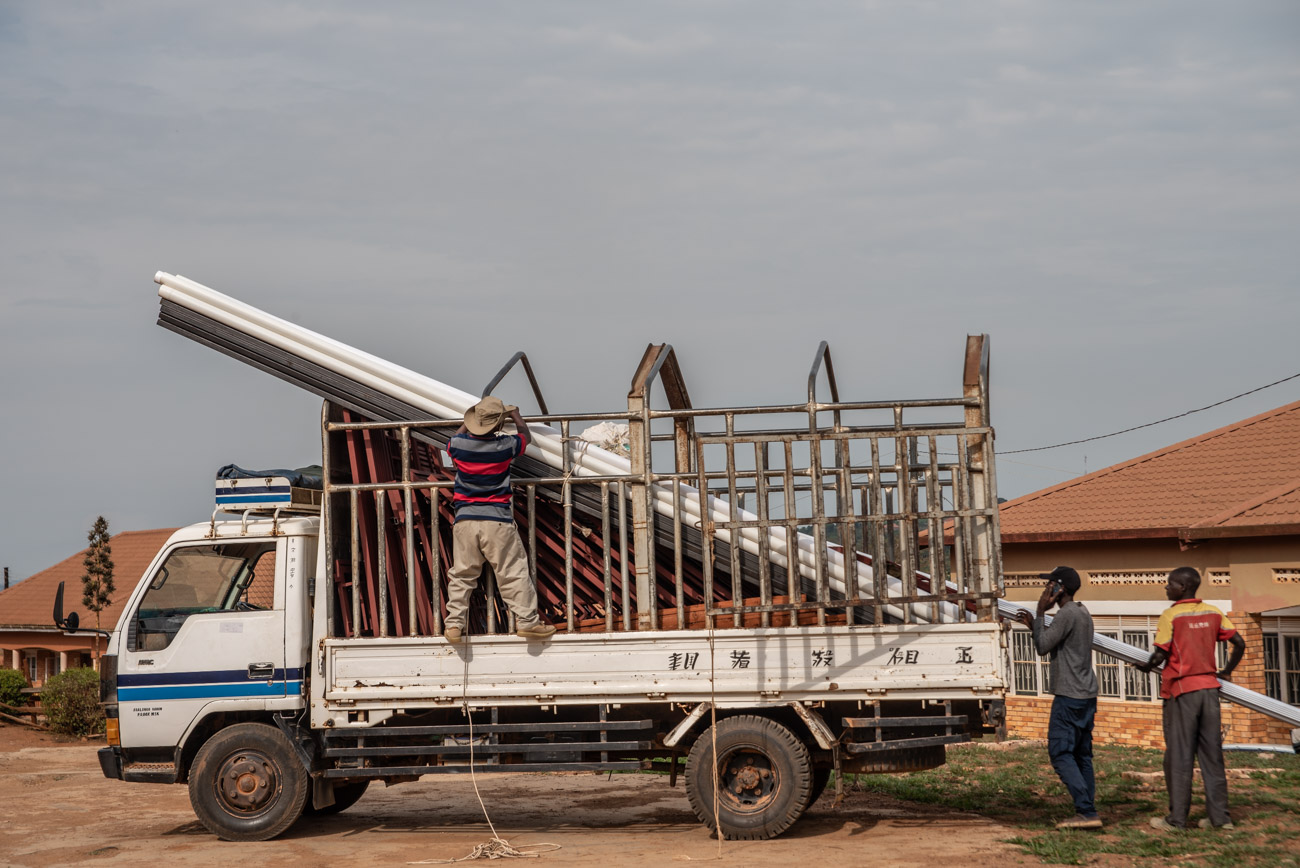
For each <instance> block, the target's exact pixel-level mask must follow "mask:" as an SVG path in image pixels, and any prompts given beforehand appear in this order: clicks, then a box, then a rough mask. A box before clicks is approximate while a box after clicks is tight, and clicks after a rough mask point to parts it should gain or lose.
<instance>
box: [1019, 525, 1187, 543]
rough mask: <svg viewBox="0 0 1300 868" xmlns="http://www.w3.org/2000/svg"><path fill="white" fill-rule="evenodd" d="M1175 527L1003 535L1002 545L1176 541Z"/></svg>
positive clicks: (1177, 529) (1176, 531)
mask: <svg viewBox="0 0 1300 868" xmlns="http://www.w3.org/2000/svg"><path fill="white" fill-rule="evenodd" d="M1179 531H1180V529H1179V528H1176V527H1124V528H1092V529H1083V530H1055V531H1042V532H1037V533H1005V532H1004V533H1003V534H1002V542H1004V543H1053V542H1094V541H1098V540H1138V539H1177V538H1178V536H1179Z"/></svg>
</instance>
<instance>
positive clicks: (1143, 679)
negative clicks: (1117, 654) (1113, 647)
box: [1122, 630, 1157, 702]
mask: <svg viewBox="0 0 1300 868" xmlns="http://www.w3.org/2000/svg"><path fill="white" fill-rule="evenodd" d="M1123 637H1124V638H1123V640H1122V641H1124V642H1125V643H1126V644H1128V645H1132V646H1133V647H1135V648H1141V649H1142V650H1143V651H1150V650H1151V634H1150V633H1149V632H1147V631H1146V630H1125V631H1124V633H1123ZM1156 677H1157V676H1156V675H1154V674H1152V673H1149V672H1143V671H1141V670H1140V669H1137V668H1135V667H1133V666H1125V667H1124V698H1125V699H1129V700H1134V701H1138V702H1143V701H1150V700H1151V698H1152V695H1153V691H1152V687H1151V682H1152V681H1153V680H1154V679H1155V678H1156Z"/></svg>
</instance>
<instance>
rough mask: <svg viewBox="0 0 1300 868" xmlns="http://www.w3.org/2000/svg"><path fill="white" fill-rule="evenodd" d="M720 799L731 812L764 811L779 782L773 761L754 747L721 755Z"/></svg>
mask: <svg viewBox="0 0 1300 868" xmlns="http://www.w3.org/2000/svg"><path fill="white" fill-rule="evenodd" d="M718 784H719V789H720V790H721V792H720V795H721V797H722V799H723V800H724V801H725V802H727V804H728V807H729V808H730V809H731V810H733V811H739V812H744V813H749V812H756V811H762V810H764V809H765V808H766V807H767V806H768V805H769V804H770V803H771V802H772V800H773V799H774V798H776V795H777V792H778V791H779V790H780V786H781V781H780V779H779V778H778V777H777V775H776V773H775V772H774V771H773V767H772V761H771V759H769V758H768V757H767V756H766V755H764V754H762V753H759V752H758V751H755V750H748V749H742V750H736V751H733V752H732V753H730V754H728V755H727V756H725V757H724V758H723V761H722V763H721V766H720V768H719V769H718Z"/></svg>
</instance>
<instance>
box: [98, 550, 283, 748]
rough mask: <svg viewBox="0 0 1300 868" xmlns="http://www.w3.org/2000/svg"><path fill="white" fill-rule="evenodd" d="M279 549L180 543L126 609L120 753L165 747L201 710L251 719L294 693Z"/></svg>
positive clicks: (120, 678) (120, 679)
mask: <svg viewBox="0 0 1300 868" xmlns="http://www.w3.org/2000/svg"><path fill="white" fill-rule="evenodd" d="M284 548H285V541H284V538H283V537H281V538H279V539H260V540H259V539H237V540H219V539H218V540H205V541H202V542H196V543H181V544H179V545H177V546H176V547H174V548H173V549H172V550H171V551H169V552H168V553H167V555H166V557H165V558H164V559H163V561H162V562H161V564H160V565H159V566H158V568H157V569H156V570H155V571H154V572H153V573H152V575H150V576H149V577H148V581H147V584H145V586H144V592H143V593H142V594H137V595H136V599H135V600H133V601H132V604H131V605H132V606H133V607H134V608H133V609H130V610H129V611H130V616H129V619H128V621H127V629H126V635H125V636H124V638H123V642H122V645H123V649H122V651H121V652H120V654H119V657H118V679H117V683H118V703H119V704H118V708H119V716H120V721H121V733H122V746H123V747H162V746H170V745H175V744H176V743H177V741H178V740H179V738H180V736H181V734H182V733H184V732H185V730H186V729H187V728H188V727H189V724H190V722H191V721H192V720H193V719H194V717H195V716H196V715H197V714H199V713H200V711H202V709H203V708H204V706H206V705H208V704H209V703H213V702H220V703H222V705H223V706H224V707H226V708H227V709H237V708H241V707H245V708H252V709H261V708H264V707H265V706H266V703H267V700H268V699H274V698H282V697H284V696H285V695H286V693H287V690H288V682H290V681H294V682H295V683H294V684H293V692H294V693H297V692H298V690H299V689H300V688H299V683H300V682H301V679H302V673H301V672H295V673H286V672H285V669H284V633H285V615H284V609H285V604H284V593H283V591H282V590H280V587H281V583H280V582H278V581H277V572H278V571H277V569H276V567H277V563H283V561H284V551H283V549H284Z"/></svg>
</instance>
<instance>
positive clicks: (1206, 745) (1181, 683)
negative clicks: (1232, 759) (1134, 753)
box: [1138, 567, 1246, 831]
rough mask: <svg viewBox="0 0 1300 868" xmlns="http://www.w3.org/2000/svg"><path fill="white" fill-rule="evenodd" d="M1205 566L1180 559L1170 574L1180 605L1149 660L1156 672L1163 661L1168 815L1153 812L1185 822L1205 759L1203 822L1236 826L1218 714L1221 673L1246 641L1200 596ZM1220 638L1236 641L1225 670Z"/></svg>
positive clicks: (1169, 588) (1177, 824) (1164, 623)
mask: <svg viewBox="0 0 1300 868" xmlns="http://www.w3.org/2000/svg"><path fill="white" fill-rule="evenodd" d="M1200 586H1201V574H1200V573H1198V572H1197V571H1196V570H1195V569H1193V568H1192V567H1179V568H1178V569H1176V570H1174V571H1173V572H1171V573H1170V574H1169V577H1168V579H1167V581H1166V584H1165V595H1166V596H1167V597H1168V598H1169V599H1170V600H1173V601H1174V605H1172V606H1170V607H1169V608H1168V609H1165V611H1164V613H1163V614H1161V616H1160V623H1159V624H1158V625H1157V626H1156V641H1155V650H1153V651H1152V652H1151V658H1150V659H1149V660H1147V662H1146V663H1145V664H1143V665H1142V666H1139V667H1138V668H1139V669H1141V670H1142V671H1143V672H1150V671H1151V670H1152V669H1153V668H1155V667H1156V666H1159V665H1160V664H1161V663H1163V664H1164V669H1163V670H1161V672H1160V697H1161V698H1162V699H1163V700H1164V714H1163V723H1164V731H1165V789H1166V790H1168V791H1169V815H1168V816H1166V817H1152V818H1151V825H1152V826H1154V827H1155V828H1157V829H1162V830H1166V831H1167V830H1170V829H1185V828H1187V812H1188V810H1189V808H1190V807H1191V802H1192V764H1193V761H1194V760H1195V761H1197V762H1199V763H1200V765H1201V778H1202V780H1204V781H1205V807H1206V813H1208V814H1209V816H1208V817H1206V818H1205V819H1203V820H1201V821H1200V825H1201V827H1202V828H1209V827H1211V826H1213V827H1214V828H1216V829H1217V828H1225V829H1231V828H1232V827H1233V826H1232V818H1231V817H1230V816H1229V815H1228V781H1227V776H1226V775H1225V774H1224V770H1223V736H1222V732H1221V729H1220V719H1219V679H1220V678H1222V679H1224V680H1227V679H1228V678H1229V677H1231V675H1232V670H1234V669H1236V668H1237V664H1238V663H1240V662H1241V655H1242V654H1243V653H1245V651H1246V641H1245V640H1244V639H1242V638H1241V634H1239V633H1238V632H1237V629H1236V628H1235V627H1233V626H1232V622H1231V621H1229V620H1228V618H1227V616H1226V615H1224V614H1223V612H1221V611H1219V609H1217V608H1216V607H1214V606H1211V605H1210V604H1209V603H1203V602H1201V601H1200V600H1198V599H1196V591H1197V589H1198V588H1199V587H1200ZM1219 642H1229V643H1231V644H1232V654H1231V656H1230V657H1229V659H1228V663H1227V665H1226V666H1224V667H1223V670H1222V671H1221V672H1216V671H1215V650H1216V648H1217V645H1218V643H1219Z"/></svg>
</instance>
